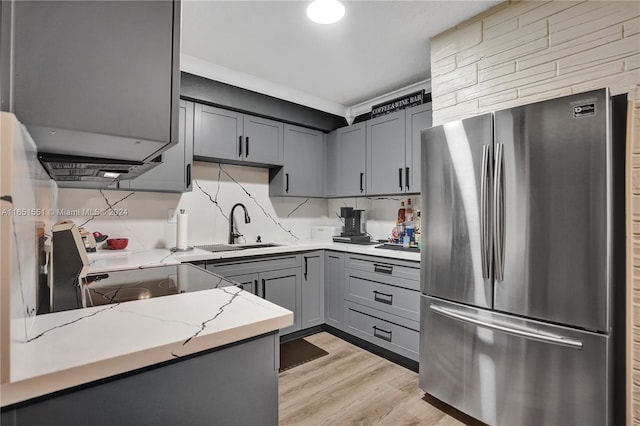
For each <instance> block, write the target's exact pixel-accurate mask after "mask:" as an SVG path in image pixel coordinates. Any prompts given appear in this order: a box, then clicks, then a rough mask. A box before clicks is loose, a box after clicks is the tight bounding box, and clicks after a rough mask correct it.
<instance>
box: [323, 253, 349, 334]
mask: <svg viewBox="0 0 640 426" xmlns="http://www.w3.org/2000/svg"><path fill="white" fill-rule="evenodd" d="M324 261H325V263H324V266H325V281H324V297H325V303H324V308H325V311H324V313H325V321H326V323H327V324H328V325H331V326H333V327H336V328H339V329H342V328H343V309H344V287H345V286H344V254H343V253H338V252H332V251H328V252H325V259H324Z"/></svg>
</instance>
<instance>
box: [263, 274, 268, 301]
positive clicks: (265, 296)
mask: <svg viewBox="0 0 640 426" xmlns="http://www.w3.org/2000/svg"><path fill="white" fill-rule="evenodd" d="M262 298H263V299H266V298H267V283H266V280H265V279H264V278H263V279H262Z"/></svg>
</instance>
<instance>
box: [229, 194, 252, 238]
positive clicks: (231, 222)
mask: <svg viewBox="0 0 640 426" xmlns="http://www.w3.org/2000/svg"><path fill="white" fill-rule="evenodd" d="M238 206H240V207H242V209H243V210H244V223H250V222H251V218H250V217H249V212H248V211H247V208H246V207H245V206H244V204H242V203H236V204H234V205H233V207H231V214H230V217H229V244H235V240H236V238H238V237H241V236H242V234H238V233H237V232H235V229H234V228H235V226H234V219H233V212H234V210H235V209H236V207H238Z"/></svg>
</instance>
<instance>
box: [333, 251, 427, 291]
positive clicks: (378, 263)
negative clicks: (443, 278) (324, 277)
mask: <svg viewBox="0 0 640 426" xmlns="http://www.w3.org/2000/svg"><path fill="white" fill-rule="evenodd" d="M344 266H345V267H346V268H353V269H358V270H361V271H365V272H372V273H374V274H376V275H379V276H382V277H394V278H404V279H407V280H412V281H416V282H417V284H415V286H413V287H412V288H414V289H415V290H419V289H420V263H419V262H405V261H396V260H391V259H387V258H383V257H373V256H362V255H354V254H351V255H348V256H347V258H346V260H345V265H344Z"/></svg>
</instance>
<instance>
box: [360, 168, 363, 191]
mask: <svg viewBox="0 0 640 426" xmlns="http://www.w3.org/2000/svg"><path fill="white" fill-rule="evenodd" d="M360 192H361V193H362V192H364V173H360Z"/></svg>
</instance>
